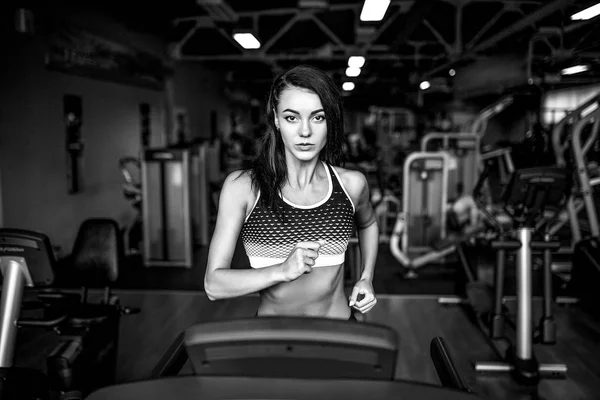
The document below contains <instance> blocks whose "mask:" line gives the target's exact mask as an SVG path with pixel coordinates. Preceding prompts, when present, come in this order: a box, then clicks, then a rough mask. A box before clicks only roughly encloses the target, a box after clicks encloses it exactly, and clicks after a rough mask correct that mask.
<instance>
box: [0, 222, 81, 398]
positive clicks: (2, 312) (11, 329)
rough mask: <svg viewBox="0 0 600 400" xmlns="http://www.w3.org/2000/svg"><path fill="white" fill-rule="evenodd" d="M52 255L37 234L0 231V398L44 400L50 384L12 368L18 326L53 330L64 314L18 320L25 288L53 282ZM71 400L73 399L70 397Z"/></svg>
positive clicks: (47, 243) (34, 372)
mask: <svg viewBox="0 0 600 400" xmlns="http://www.w3.org/2000/svg"><path fill="white" fill-rule="evenodd" d="M54 262H55V261H54V255H53V253H52V247H51V246H50V241H49V240H48V238H47V237H46V236H45V235H43V234H40V233H37V232H31V231H25V230H19V229H8V228H2V229H0V271H1V272H2V277H3V282H2V297H1V300H0V318H1V320H0V397H1V398H2V399H3V400H10V399H27V400H29V399H48V398H49V396H50V384H49V381H48V379H47V377H46V376H45V375H44V374H43V373H42V372H41V371H38V370H33V369H26V368H16V367H14V366H13V362H14V353H15V344H16V340H17V333H18V329H19V327H35V328H47V329H50V328H53V327H56V326H57V325H59V324H60V323H61V322H62V321H64V320H65V319H66V318H67V317H68V314H67V313H66V312H63V313H62V314H58V313H54V315H52V316H51V315H45V316H46V317H47V318H44V319H31V318H21V308H22V305H23V296H24V292H25V288H26V287H38V288H39V287H47V286H49V285H51V284H52V283H53V281H54V272H53V271H54V270H53V267H54ZM71 398H72V399H75V398H76V397H71Z"/></svg>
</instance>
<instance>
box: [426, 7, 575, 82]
mask: <svg viewBox="0 0 600 400" xmlns="http://www.w3.org/2000/svg"><path fill="white" fill-rule="evenodd" d="M574 2H575V0H554V1H553V2H551V3H549V4H546V5H545V6H543V7H540V8H538V9H537V10H535V11H534V12H533V13H531V14H529V15H527V16H525V17H524V18H521V19H520V20H518V21H517V22H515V23H514V24H512V25H510V26H509V27H507V28H506V29H504V30H502V31H500V32H498V33H496V34H495V35H492V37H490V38H488V39H486V40H484V41H483V42H481V43H479V44H477V45H475V46H474V47H472V48H471V49H469V50H468V51H467V52H465V53H462V54H461V55H459V56H458V57H456V58H454V59H452V60H450V61H448V62H445V63H444V64H442V65H439V66H437V67H435V68H433V69H431V70H429V71H427V72H426V73H425V74H424V75H423V78H429V77H431V76H432V75H434V74H436V73H438V72H440V71H443V70H445V69H448V68H450V67H451V66H452V65H453V64H454V63H456V62H457V61H461V60H465V59H468V58H470V57H472V56H474V55H475V54H477V53H479V52H482V51H485V50H488V49H490V48H492V47H494V46H495V45H496V44H498V43H499V42H500V41H502V40H504V39H506V38H508V37H510V36H512V35H514V34H515V33H517V32H520V31H521V30H523V29H525V28H527V27H529V26H531V25H533V24H535V23H536V22H539V21H541V20H542V19H544V18H546V17H548V16H550V15H551V14H553V13H555V12H557V11H559V10H561V9H562V8H564V7H566V6H567V5H569V4H571V3H574Z"/></svg>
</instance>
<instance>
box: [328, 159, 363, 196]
mask: <svg viewBox="0 0 600 400" xmlns="http://www.w3.org/2000/svg"><path fill="white" fill-rule="evenodd" d="M332 168H333V169H334V170H335V172H336V173H337V175H338V176H339V177H340V179H341V181H342V184H343V185H344V187H345V188H346V190H347V191H348V192H349V193H350V194H351V195H356V196H358V195H360V193H362V191H363V190H364V188H365V186H366V185H367V178H366V177H365V175H364V174H363V173H362V172H361V171H357V170H354V169H348V168H344V167H339V166H332ZM353 197H354V196H353Z"/></svg>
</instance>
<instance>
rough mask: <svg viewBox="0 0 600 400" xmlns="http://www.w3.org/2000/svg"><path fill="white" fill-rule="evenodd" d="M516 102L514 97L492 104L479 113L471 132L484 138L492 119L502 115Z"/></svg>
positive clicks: (504, 98) (501, 99) (503, 98)
mask: <svg viewBox="0 0 600 400" xmlns="http://www.w3.org/2000/svg"><path fill="white" fill-rule="evenodd" d="M514 101H515V98H514V97H513V96H512V95H509V96H504V97H501V98H500V99H499V100H498V101H496V102H494V103H492V104H490V105H489V106H487V107H485V108H484V109H483V110H481V111H480V112H479V114H478V115H477V117H476V118H475V121H473V124H472V125H471V132H473V133H477V134H479V135H481V136H482V137H483V136H484V135H485V131H486V130H487V124H488V121H489V120H490V119H492V118H493V117H495V116H496V115H498V114H500V113H501V112H502V111H504V110H505V109H506V107H508V106H509V105H511V104H512V103H513V102H514Z"/></svg>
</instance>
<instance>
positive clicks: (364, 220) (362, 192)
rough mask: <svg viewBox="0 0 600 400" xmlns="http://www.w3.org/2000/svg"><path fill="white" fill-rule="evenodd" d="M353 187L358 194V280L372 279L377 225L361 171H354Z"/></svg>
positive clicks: (376, 247) (377, 235)
mask: <svg viewBox="0 0 600 400" xmlns="http://www.w3.org/2000/svg"><path fill="white" fill-rule="evenodd" d="M353 180H354V183H353V185H352V186H353V187H354V189H355V193H357V194H358V196H357V201H356V202H355V207H356V211H355V216H354V219H355V221H356V228H357V230H358V241H359V246H360V254H361V259H362V267H363V269H362V274H361V277H360V280H368V281H369V282H372V281H373V271H374V268H375V262H376V261H377V253H378V250H379V226H378V224H377V217H376V215H375V210H374V209H373V206H372V205H371V199H370V192H369V185H368V183H367V180H366V178H365V176H364V175H363V174H362V173H356V176H354V177H353Z"/></svg>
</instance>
